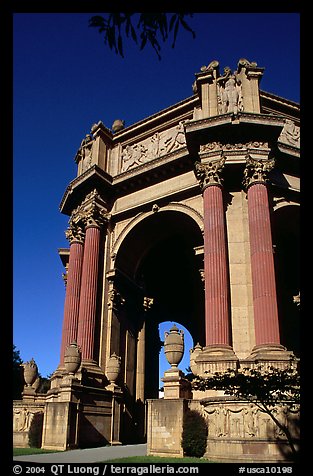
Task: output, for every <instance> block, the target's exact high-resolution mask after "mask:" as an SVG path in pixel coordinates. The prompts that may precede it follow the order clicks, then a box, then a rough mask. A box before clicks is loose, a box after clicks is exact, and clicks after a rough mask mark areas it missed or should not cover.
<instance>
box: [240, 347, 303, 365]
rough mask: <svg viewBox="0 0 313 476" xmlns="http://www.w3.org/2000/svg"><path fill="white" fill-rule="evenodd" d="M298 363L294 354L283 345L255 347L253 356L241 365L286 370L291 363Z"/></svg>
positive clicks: (252, 352)
mask: <svg viewBox="0 0 313 476" xmlns="http://www.w3.org/2000/svg"><path fill="white" fill-rule="evenodd" d="M297 361H298V359H297V358H296V357H295V355H294V353H293V352H292V351H289V350H287V348H286V347H284V346H283V345H281V344H261V345H256V346H255V347H253V349H252V351H251V354H250V355H249V356H248V357H247V358H246V359H244V360H242V361H241V362H240V365H241V367H244V366H248V367H250V368H253V367H257V366H258V365H260V364H263V365H265V366H266V367H276V368H280V369H285V368H286V367H289V366H290V363H291V362H295V363H296V362H297Z"/></svg>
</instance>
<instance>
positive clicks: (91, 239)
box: [77, 227, 100, 361]
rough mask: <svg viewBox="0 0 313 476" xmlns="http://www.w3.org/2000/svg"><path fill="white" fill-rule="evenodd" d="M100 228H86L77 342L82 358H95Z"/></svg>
mask: <svg viewBox="0 0 313 476" xmlns="http://www.w3.org/2000/svg"><path fill="white" fill-rule="evenodd" d="M99 245H100V229H99V228H97V227H89V228H87V229H86V238H85V249H84V260H83V269H82V280H81V293H80V305H79V319H78V334H77V344H78V345H79V346H80V348H81V353H82V359H83V360H90V361H92V360H93V359H94V341H95V320H96V302H97V282H98V266H99Z"/></svg>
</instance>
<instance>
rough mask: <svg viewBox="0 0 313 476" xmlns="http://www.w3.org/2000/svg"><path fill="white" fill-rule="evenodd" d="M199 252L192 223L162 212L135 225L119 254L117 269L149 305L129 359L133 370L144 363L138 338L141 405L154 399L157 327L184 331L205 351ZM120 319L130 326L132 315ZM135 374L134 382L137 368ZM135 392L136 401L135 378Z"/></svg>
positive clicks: (174, 213) (158, 343) (199, 239)
mask: <svg viewBox="0 0 313 476" xmlns="http://www.w3.org/2000/svg"><path fill="white" fill-rule="evenodd" d="M201 247H203V236H202V233H201V230H200V228H199V226H198V224H197V223H196V221H195V220H194V219H192V218H191V217H190V216H189V215H187V214H186V213H182V212H178V211H169V210H167V211H158V212H157V213H153V214H151V215H149V216H148V217H146V218H144V219H143V220H142V221H139V223H137V225H135V227H134V228H133V229H132V230H131V231H130V232H129V233H128V234H127V235H126V237H125V238H124V240H123V242H122V244H121V246H120V248H119V250H118V253H117V257H116V268H117V269H118V270H120V271H121V272H122V273H123V275H124V276H127V277H128V278H129V279H130V280H131V281H132V282H133V283H135V284H136V286H137V287H138V289H140V292H141V293H142V296H145V297H148V298H149V299H151V300H152V301H153V304H152V305H151V306H149V309H148V310H146V312H144V314H143V318H142V319H143V321H144V337H143V331H142V329H143V326H142V325H139V326H138V329H139V330H138V335H137V354H136V356H135V357H134V367H136V366H137V368H138V361H139V360H140V359H142V358H143V356H141V355H140V351H139V348H138V340H139V334H140V339H144V341H145V344H144V349H145V351H144V365H143V367H144V369H145V370H144V399H145V400H146V399H148V398H158V396H159V382H160V380H159V356H160V351H161V348H162V342H161V339H160V335H159V325H160V323H162V322H164V321H170V322H177V323H179V324H180V325H182V326H184V327H185V328H186V329H188V331H189V332H190V334H191V336H192V339H193V342H200V344H201V345H204V342H203V339H204V286H203V282H202V280H201V273H200V270H201V269H203V255H201V253H198V252H197V253H196V250H199V248H201ZM138 302H139V301H138ZM138 313H139V310H138ZM123 319H124V322H126V321H129V322H130V321H134V320H135V319H136V312H132V313H128V315H127V316H125V314H124V316H123ZM124 327H127V324H126V325H124ZM125 365H127V362H125ZM182 370H183V371H184V370H185V369H182ZM134 373H135V375H137V381H138V372H137V374H136V368H135V370H134ZM140 379H142V375H141V376H140ZM134 386H135V389H134V391H133V395H134V398H135V394H136V377H135V383H134ZM137 393H138V386H137Z"/></svg>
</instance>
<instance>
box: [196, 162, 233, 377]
mask: <svg viewBox="0 0 313 476" xmlns="http://www.w3.org/2000/svg"><path fill="white" fill-rule="evenodd" d="M224 163H225V158H224V157H223V155H221V157H220V158H217V159H215V160H211V161H209V162H207V163H200V162H196V164H195V167H196V176H197V178H198V179H199V181H200V185H201V188H202V191H203V209H204V282H205V284H204V292H205V347H204V348H203V349H200V346H196V347H197V349H196V348H195V349H194V351H193V352H192V353H191V359H192V360H195V362H196V365H198V369H199V372H202V371H204V370H208V371H222V370H227V368H233V367H234V366H236V362H237V360H238V359H237V357H236V356H235V354H234V351H233V349H232V347H231V335H230V313H229V286H228V265H227V248H226V227H225V213H224V202H223V191H222V181H221V177H220V172H221V170H222V169H223V167H224ZM200 369H201V370H200Z"/></svg>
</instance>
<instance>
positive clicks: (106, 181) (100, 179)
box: [59, 165, 113, 215]
mask: <svg viewBox="0 0 313 476" xmlns="http://www.w3.org/2000/svg"><path fill="white" fill-rule="evenodd" d="M112 180H113V179H112V176H111V175H109V174H108V173H106V172H104V171H103V170H102V169H100V167H98V166H97V165H93V166H92V167H90V169H88V170H86V172H84V173H83V174H81V175H79V176H78V177H76V178H75V179H74V180H72V181H71V182H70V184H69V185H68V186H67V188H66V190H65V193H64V195H63V197H62V200H61V203H60V206H59V209H60V211H61V212H62V213H65V214H66V215H70V214H71V213H72V211H73V210H74V209H75V208H76V207H77V206H78V205H79V204H80V203H81V197H82V195H85V194H86V192H87V193H88V192H90V191H91V190H93V189H94V188H95V187H97V188H99V189H100V188H101V190H103V193H105V194H107V195H108V196H110V195H111V194H112Z"/></svg>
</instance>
